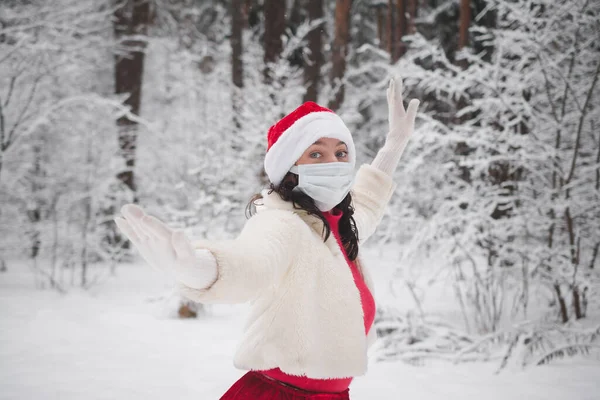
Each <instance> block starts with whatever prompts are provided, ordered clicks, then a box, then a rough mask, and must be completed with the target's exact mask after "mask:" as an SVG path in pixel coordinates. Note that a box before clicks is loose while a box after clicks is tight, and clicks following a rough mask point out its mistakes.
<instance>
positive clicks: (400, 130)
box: [386, 78, 419, 151]
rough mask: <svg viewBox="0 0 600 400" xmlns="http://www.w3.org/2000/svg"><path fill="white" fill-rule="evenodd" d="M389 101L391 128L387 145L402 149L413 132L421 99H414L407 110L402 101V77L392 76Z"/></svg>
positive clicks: (388, 94) (388, 95)
mask: <svg viewBox="0 0 600 400" xmlns="http://www.w3.org/2000/svg"><path fill="white" fill-rule="evenodd" d="M387 101H388V121H389V129H390V130H389V132H388V136H387V139H386V145H387V146H388V147H390V148H394V149H397V150H400V151H402V150H404V147H405V146H406V143H408V139H410V137H411V136H412V134H413V131H414V128H415V118H416V116H417V109H418V108H419V100H417V99H412V100H411V101H410V102H409V103H408V107H407V108H406V110H405V109H404V104H403V102H402V79H398V80H397V81H396V80H395V79H394V78H392V79H390V84H389V86H388V89H387Z"/></svg>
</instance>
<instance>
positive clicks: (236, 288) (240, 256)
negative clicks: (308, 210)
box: [180, 210, 304, 304]
mask: <svg viewBox="0 0 600 400" xmlns="http://www.w3.org/2000/svg"><path fill="white" fill-rule="evenodd" d="M298 223H300V224H302V225H304V223H303V222H302V220H300V219H299V217H297V216H296V215H295V214H293V213H290V212H287V211H283V210H268V211H264V212H260V213H257V214H255V215H254V216H252V217H251V218H250V219H249V220H248V221H246V224H245V225H244V228H243V229H242V231H241V232H240V234H239V236H238V237H237V238H236V239H233V240H221V241H208V240H200V241H195V242H194V247H196V248H198V249H208V250H210V252H211V253H212V254H213V255H214V257H215V259H216V261H217V266H218V277H217V280H216V281H215V282H214V283H213V284H212V286H210V287H209V288H207V289H203V290H198V289H193V288H189V287H186V286H185V285H180V292H181V293H182V294H183V295H184V296H185V297H187V298H189V299H191V300H193V301H197V302H201V303H223V304H227V303H229V304H232V303H244V302H246V301H249V300H252V299H254V298H255V297H256V296H257V295H259V294H260V292H261V290H262V289H264V288H267V287H269V286H271V285H276V284H277V283H278V282H279V281H280V280H281V278H282V277H283V276H284V275H285V273H286V271H287V270H288V269H289V267H290V265H291V264H292V262H293V260H294V259H295V258H296V253H297V252H298V247H297V246H295V243H296V242H295V240H294V236H295V235H296V234H297V232H298Z"/></svg>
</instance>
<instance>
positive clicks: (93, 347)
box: [0, 262, 600, 400]
mask: <svg viewBox="0 0 600 400" xmlns="http://www.w3.org/2000/svg"><path fill="white" fill-rule="evenodd" d="M371 264H374V263H373V262H371ZM375 264H377V263H375ZM381 265H384V266H385V265H387V264H385V263H381ZM387 268H388V267H383V268H382V269H381V270H379V271H374V274H373V275H374V279H375V284H376V290H377V291H378V292H379V294H380V296H378V297H380V298H381V299H385V300H381V301H389V297H388V296H386V295H385V290H386V288H387V281H388V279H389V277H390V273H389V271H388V270H386V269H387ZM176 302H177V298H176V297H175V295H174V293H173V292H172V288H171V285H170V283H169V282H168V281H165V276H164V275H162V274H160V273H159V272H155V271H153V270H152V269H151V268H150V267H148V266H146V265H144V264H143V263H142V262H139V263H138V262H136V263H134V264H124V265H121V266H120V267H119V268H118V269H117V274H116V276H113V277H108V278H105V279H103V280H102V281H101V282H100V283H98V284H96V285H95V286H93V287H92V288H91V289H88V290H71V291H69V292H68V293H67V294H59V293H57V292H55V291H51V290H39V289H35V287H34V284H33V279H32V274H31V272H30V271H29V270H28V268H27V267H26V265H25V264H23V263H21V264H16V263H9V270H8V272H6V273H3V274H0V327H1V328H0V358H1V359H2V363H1V364H0V399H48V400H50V399H61V400H69V399H83V398H85V399H131V400H135V399H144V400H153V399H157V400H158V399H182V400H183V399H195V400H198V399H218V398H219V397H220V395H222V394H223V393H224V392H225V391H226V390H227V388H229V386H230V385H231V384H232V383H233V382H234V381H235V380H236V379H238V378H239V377H240V376H241V375H243V373H244V371H240V370H237V369H235V368H234V367H233V364H232V359H233V354H234V351H235V346H236V344H237V341H238V339H239V337H240V334H241V329H242V326H243V322H244V316H245V312H246V311H247V307H248V306H247V305H239V306H225V305H222V306H210V307H209V309H208V310H207V312H206V314H205V315H203V316H202V317H201V318H198V319H193V320H181V319H177V318H174V317H173V315H172V312H173V311H172V310H173V309H174V307H173V304H176ZM496 369H497V364H496V363H465V364H459V365H454V364H450V363H443V362H440V363H435V364H427V365H426V366H412V365H408V364H404V363H401V362H380V363H374V362H372V363H371V365H370V366H369V372H368V373H367V375H366V376H363V377H358V378H356V380H355V381H354V382H353V384H352V386H351V390H350V391H351V398H352V399H354V400H360V399H365V400H366V399H382V400H385V399H390V400H392V399H401V398H402V399H403V398H414V399H420V400H428V399H439V398H444V399H446V400H453V399H456V400H458V399H460V400H468V399H488V400H492V399H516V398H518V399H523V398H527V399H530V400H532V399H543V400H558V399H565V400H566V399H569V400H571V399H580V400H587V399H589V400H592V399H599V398H600V363H598V362H597V361H589V360H588V361H586V360H582V359H569V360H565V361H559V362H555V363H552V364H550V365H548V366H543V367H535V368H529V369H526V370H520V369H507V370H505V371H503V372H502V373H500V374H497V375H496V374H494V371H495V370H496Z"/></svg>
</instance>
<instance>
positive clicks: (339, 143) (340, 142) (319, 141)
mask: <svg viewBox="0 0 600 400" xmlns="http://www.w3.org/2000/svg"><path fill="white" fill-rule="evenodd" d="M315 144H320V145H321V146H323V145H324V144H325V143H323V142H322V141H321V139H319V140H317V141H316V142H314V143H313V144H312V145H315ZM342 144H343V145H345V144H346V143H345V142H343V141H341V140H340V141H339V142H338V144H336V146H339V145H342Z"/></svg>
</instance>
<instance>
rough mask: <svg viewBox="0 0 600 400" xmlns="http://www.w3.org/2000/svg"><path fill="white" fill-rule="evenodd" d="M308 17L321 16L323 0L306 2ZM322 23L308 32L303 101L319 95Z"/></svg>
mask: <svg viewBox="0 0 600 400" xmlns="http://www.w3.org/2000/svg"><path fill="white" fill-rule="evenodd" d="M307 9H308V19H309V20H310V21H314V20H317V19H320V18H323V0H309V1H308V4H307ZM322 30H323V28H322V24H320V25H319V26H317V27H315V28H314V29H313V30H312V31H310V32H309V34H308V49H309V50H310V54H309V55H308V62H307V63H306V64H305V65H304V86H305V87H306V93H304V101H314V102H316V101H317V98H318V97H319V81H320V80H321V66H322V65H323V39H322V37H323V36H322Z"/></svg>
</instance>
